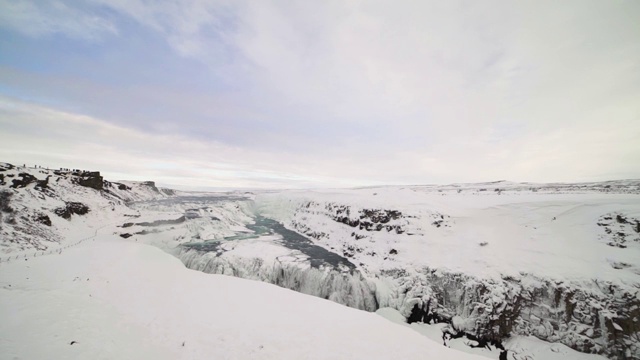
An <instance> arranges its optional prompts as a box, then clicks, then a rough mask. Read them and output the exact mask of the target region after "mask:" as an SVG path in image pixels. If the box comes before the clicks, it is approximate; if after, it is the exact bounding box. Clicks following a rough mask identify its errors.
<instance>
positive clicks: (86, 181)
mask: <svg viewBox="0 0 640 360" xmlns="http://www.w3.org/2000/svg"><path fill="white" fill-rule="evenodd" d="M78 175H79V178H78V180H77V182H78V185H80V186H85V187H88V188H92V189H95V190H102V189H103V188H104V179H103V178H102V176H100V172H99V171H83V172H81V173H79V174H78Z"/></svg>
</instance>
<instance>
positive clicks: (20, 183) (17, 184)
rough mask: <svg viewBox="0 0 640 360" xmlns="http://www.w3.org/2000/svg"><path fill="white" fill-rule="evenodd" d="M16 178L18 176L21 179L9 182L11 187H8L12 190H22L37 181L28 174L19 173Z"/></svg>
mask: <svg viewBox="0 0 640 360" xmlns="http://www.w3.org/2000/svg"><path fill="white" fill-rule="evenodd" d="M18 176H20V177H21V178H20V179H13V180H11V182H12V183H13V185H11V186H10V187H11V188H13V189H18V188H23V187H25V186H27V185H29V184H31V183H33V182H35V181H37V180H38V179H37V178H36V177H35V176H33V175H31V174H28V173H20V174H18Z"/></svg>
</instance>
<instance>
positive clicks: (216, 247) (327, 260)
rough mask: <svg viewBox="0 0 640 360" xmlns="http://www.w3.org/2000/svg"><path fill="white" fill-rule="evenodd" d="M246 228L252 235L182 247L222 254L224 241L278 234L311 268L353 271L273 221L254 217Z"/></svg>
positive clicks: (346, 263)
mask: <svg viewBox="0 0 640 360" xmlns="http://www.w3.org/2000/svg"><path fill="white" fill-rule="evenodd" d="M246 227H247V228H248V229H249V230H251V231H252V233H239V234H237V235H234V236H229V237H225V238H224V240H212V241H203V242H199V243H188V244H183V245H182V246H184V247H187V248H190V249H194V250H198V251H203V252H222V251H223V250H222V248H221V245H222V243H223V242H224V241H229V240H246V239H255V238H258V237H260V236H265V235H272V234H278V235H280V236H281V237H282V239H281V240H278V241H277V242H278V243H279V244H281V245H283V246H285V247H287V248H289V249H292V250H298V251H300V252H301V253H303V254H304V255H306V256H307V257H309V261H310V262H311V266H312V267H315V268H319V267H323V266H327V265H329V266H332V267H335V268H338V267H347V268H349V269H350V270H353V269H355V265H354V264H353V263H351V262H350V261H349V260H348V259H346V258H345V257H342V256H340V255H338V254H336V253H333V252H331V251H329V250H327V249H325V248H323V247H321V246H318V245H315V244H314V243H313V242H312V241H311V240H309V238H307V237H305V236H302V235H300V234H298V233H297V232H295V231H291V230H289V229H287V228H285V227H284V225H282V224H281V223H279V222H277V221H275V220H272V219H269V218H266V217H262V216H256V218H255V223H254V224H249V225H246Z"/></svg>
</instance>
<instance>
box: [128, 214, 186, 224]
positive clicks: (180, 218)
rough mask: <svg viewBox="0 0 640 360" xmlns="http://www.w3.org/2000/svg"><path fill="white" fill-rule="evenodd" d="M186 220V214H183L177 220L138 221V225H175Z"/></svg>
mask: <svg viewBox="0 0 640 360" xmlns="http://www.w3.org/2000/svg"><path fill="white" fill-rule="evenodd" d="M185 220H186V218H185V217H184V216H181V217H179V218H177V219H175V220H156V221H153V222H141V223H137V224H136V225H140V226H160V225H174V224H181V223H183V222H185Z"/></svg>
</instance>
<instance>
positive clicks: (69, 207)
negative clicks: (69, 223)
mask: <svg viewBox="0 0 640 360" xmlns="http://www.w3.org/2000/svg"><path fill="white" fill-rule="evenodd" d="M54 212H55V214H56V215H58V216H60V217H62V218H64V219H67V220H69V219H71V215H74V214H75V215H85V214H86V213H88V212H89V207H88V206H87V205H85V204H83V203H79V202H67V203H66V204H65V206H64V207H60V208H57V209H55V210H54Z"/></svg>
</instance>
